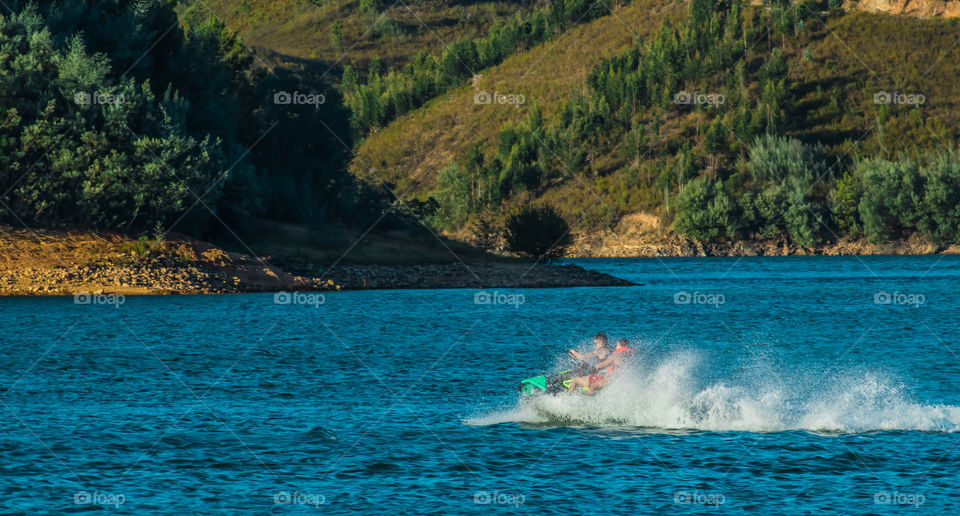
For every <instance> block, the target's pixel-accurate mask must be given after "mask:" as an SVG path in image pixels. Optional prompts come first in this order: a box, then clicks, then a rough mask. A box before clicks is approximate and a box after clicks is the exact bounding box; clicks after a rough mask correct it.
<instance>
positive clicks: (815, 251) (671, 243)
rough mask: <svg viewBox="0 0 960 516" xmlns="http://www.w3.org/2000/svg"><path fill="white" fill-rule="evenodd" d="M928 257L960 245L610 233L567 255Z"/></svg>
mask: <svg viewBox="0 0 960 516" xmlns="http://www.w3.org/2000/svg"><path fill="white" fill-rule="evenodd" d="M926 254H960V246H958V245H953V246H938V245H935V244H933V243H930V242H928V241H927V240H925V239H923V238H921V237H920V236H919V235H913V236H911V237H910V238H906V239H903V240H899V241H893V242H886V243H882V244H872V243H869V242H867V241H866V240H864V239H841V240H838V241H835V242H826V243H823V244H820V245H817V246H815V247H813V248H806V247H803V246H801V245H799V244H797V243H796V242H793V241H790V240H787V239H785V238H778V239H769V240H738V241H731V242H713V243H703V242H697V241H695V240H691V239H688V238H684V237H682V236H679V235H677V234H675V233H671V232H663V233H643V234H617V233H614V232H610V231H608V232H603V233H593V234H590V235H581V236H580V237H579V238H578V239H577V240H576V241H575V243H574V245H573V246H572V247H571V248H570V249H569V250H568V252H567V256H569V257H571V258H640V257H643V258H655V257H708V256H870V255H926Z"/></svg>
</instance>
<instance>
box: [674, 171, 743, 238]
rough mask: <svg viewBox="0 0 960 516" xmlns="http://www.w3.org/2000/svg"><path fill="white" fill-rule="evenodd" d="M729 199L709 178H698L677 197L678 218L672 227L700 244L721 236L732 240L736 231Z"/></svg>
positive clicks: (720, 186) (720, 187)
mask: <svg viewBox="0 0 960 516" xmlns="http://www.w3.org/2000/svg"><path fill="white" fill-rule="evenodd" d="M732 211H733V210H732V205H731V202H730V198H729V197H727V194H726V193H725V192H724V191H723V190H722V185H716V184H714V183H713V181H711V180H710V179H708V178H706V177H699V178H697V179H695V180H693V181H692V182H690V183H689V184H687V186H686V187H685V188H684V189H683V190H682V191H681V192H680V193H679V195H677V216H676V218H675V219H674V221H673V228H674V229H675V230H676V231H677V232H678V233H681V234H683V235H686V236H689V237H691V238H693V239H696V240H700V241H704V242H706V241H710V240H713V239H715V238H717V237H718V236H720V235H725V236H728V237H732V236H733V234H734V233H735V231H736V228H735V225H734V222H733V221H734V219H733V217H732Z"/></svg>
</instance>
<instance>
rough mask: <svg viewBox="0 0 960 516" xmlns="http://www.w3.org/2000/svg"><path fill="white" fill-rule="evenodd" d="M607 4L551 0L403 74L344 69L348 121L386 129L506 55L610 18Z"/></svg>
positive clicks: (378, 68)
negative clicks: (349, 111)
mask: <svg viewBox="0 0 960 516" xmlns="http://www.w3.org/2000/svg"><path fill="white" fill-rule="evenodd" d="M611 9H612V2H610V0H600V1H597V0H551V2H550V5H549V6H548V7H546V8H543V9H536V10H534V11H533V12H532V13H531V14H530V15H528V16H522V15H521V14H520V13H517V14H516V15H514V16H513V17H511V18H510V19H508V20H505V21H502V22H498V23H497V24H495V25H494V26H493V27H492V28H491V29H490V32H489V34H488V35H487V36H485V37H482V38H477V39H463V40H460V41H457V42H455V43H451V44H450V45H448V46H447V47H446V48H445V49H444V50H443V52H442V53H441V55H440V57H439V58H436V57H434V56H432V55H430V54H427V53H426V52H420V53H418V54H417V56H416V57H414V59H413V62H411V63H409V64H407V65H406V66H404V67H403V68H402V69H401V70H391V71H385V70H383V69H382V68H383V66H382V64H381V62H380V61H378V60H374V61H373V62H372V63H371V64H370V66H369V68H368V70H367V72H366V74H365V75H361V74H360V73H359V72H358V71H356V70H354V69H353V68H352V67H350V66H346V67H345V68H344V71H343V76H342V80H341V90H342V91H343V92H345V95H346V99H347V105H348V106H349V107H350V109H351V111H352V122H353V125H354V127H355V128H356V129H357V131H358V132H360V133H366V132H367V131H369V130H370V129H372V128H375V127H379V126H383V125H386V124H387V123H389V122H390V121H392V120H395V119H396V118H397V117H399V116H401V115H403V114H404V113H407V112H409V111H411V110H413V109H416V108H418V107H420V106H422V105H423V104H424V103H426V101H428V100H430V99H432V98H434V97H436V96H438V95H440V94H441V93H443V92H444V91H446V90H447V89H448V88H450V87H451V86H459V85H462V84H463V82H464V80H465V79H466V78H469V77H471V76H472V75H473V74H474V73H477V72H479V71H480V70H484V69H486V68H489V67H491V66H494V65H497V64H499V63H501V62H502V61H503V60H504V59H506V58H507V57H509V56H510V55H512V54H514V53H516V52H520V51H522V50H526V49H529V48H532V47H534V46H536V45H538V44H540V43H543V42H544V41H547V40H549V39H551V38H553V37H554V36H556V35H558V34H561V33H562V32H563V31H565V30H566V29H567V28H568V27H569V26H571V25H573V24H577V23H583V22H587V21H590V20H593V19H596V18H599V17H600V16H603V15H606V14H609V13H610V11H611Z"/></svg>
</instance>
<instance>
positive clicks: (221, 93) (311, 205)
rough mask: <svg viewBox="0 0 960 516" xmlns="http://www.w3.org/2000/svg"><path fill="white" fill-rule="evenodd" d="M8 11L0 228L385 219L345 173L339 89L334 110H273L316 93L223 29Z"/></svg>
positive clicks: (160, 18) (73, 9)
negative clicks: (283, 100) (257, 58)
mask: <svg viewBox="0 0 960 516" xmlns="http://www.w3.org/2000/svg"><path fill="white" fill-rule="evenodd" d="M10 5H11V7H12V9H13V10H14V14H11V15H8V16H4V17H2V18H0V201H2V202H3V204H4V205H5V206H8V207H9V209H5V208H4V207H3V206H0V209H2V214H0V219H2V220H4V221H8V222H20V221H22V222H24V223H26V224H28V225H38V226H57V225H79V226H92V227H99V228H116V229H121V230H127V231H131V232H137V231H142V230H144V229H152V228H153V227H154V226H155V225H157V224H160V225H161V226H166V225H170V224H173V223H174V222H175V221H178V220H179V221H180V222H179V224H178V226H177V229H178V230H181V231H193V232H195V233H202V232H204V231H207V230H209V229H211V228H212V227H215V225H214V222H213V221H211V220H210V217H211V215H210V211H208V210H207V209H206V207H209V208H210V210H212V211H213V212H215V213H216V214H217V216H218V217H219V218H221V219H224V220H225V221H226V222H227V223H228V224H232V223H236V222H242V221H243V220H245V219H246V218H247V217H249V216H250V215H252V214H266V215H270V216H273V217H277V218H282V219H288V220H296V221H301V222H324V221H332V220H344V219H345V220H352V221H361V220H362V219H363V218H376V217H377V216H378V215H379V211H378V210H380V209H382V204H383V202H382V200H381V199H380V197H379V195H378V194H376V193H374V192H372V191H371V190H369V189H368V188H367V187H365V186H364V185H361V184H357V183H356V182H355V181H354V180H353V179H352V178H351V177H350V176H349V175H348V174H347V173H346V172H344V163H345V159H346V155H347V153H348V150H347V149H346V148H344V145H343V144H342V143H341V141H344V142H347V145H349V142H350V141H351V139H350V130H349V126H348V116H347V114H346V111H345V109H344V108H343V107H342V104H340V102H339V100H340V99H339V98H338V97H337V95H336V93H335V91H334V90H332V89H331V90H329V91H324V92H323V93H325V95H326V103H325V104H323V105H317V106H302V105H284V104H276V103H275V102H274V98H273V95H274V94H275V93H276V92H278V91H290V92H294V91H297V90H300V91H310V90H311V88H308V87H306V86H305V84H306V82H305V79H304V78H301V77H296V76H293V75H290V74H277V75H268V74H266V73H265V72H264V70H263V69H261V68H260V67H258V66H257V65H256V63H255V62H254V58H253V56H252V55H251V54H250V53H249V52H248V51H247V50H246V49H245V48H244V46H243V45H242V44H241V42H240V41H239V40H238V39H237V37H236V36H235V35H233V34H231V33H229V32H228V31H226V30H225V28H224V26H223V25H222V24H221V23H219V22H217V21H216V20H215V19H212V18H209V19H206V18H200V19H198V20H196V21H195V23H193V24H192V25H191V26H190V27H189V28H180V27H179V26H178V25H177V16H176V14H175V12H174V10H173V6H174V2H169V1H163V0H157V1H153V0H114V1H107V2H96V3H88V2H83V1H80V0H66V1H62V2H31V3H29V4H24V3H16V2H14V3H12V4H10ZM171 27H173V28H172V29H171ZM167 31H169V32H167ZM164 34H165V35H164ZM314 88H322V85H315V86H314ZM328 128H329V130H328ZM331 131H332V132H333V133H335V134H331ZM338 139H340V140H341V141H338ZM198 198H199V199H198Z"/></svg>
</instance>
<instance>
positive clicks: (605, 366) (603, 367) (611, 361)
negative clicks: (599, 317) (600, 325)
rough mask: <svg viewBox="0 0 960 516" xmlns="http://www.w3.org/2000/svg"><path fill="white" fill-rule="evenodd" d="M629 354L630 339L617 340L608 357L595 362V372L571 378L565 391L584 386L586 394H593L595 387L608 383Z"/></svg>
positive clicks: (631, 350)
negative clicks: (615, 347)
mask: <svg viewBox="0 0 960 516" xmlns="http://www.w3.org/2000/svg"><path fill="white" fill-rule="evenodd" d="M631 356H633V348H632V347H630V341H629V340H627V339H619V340H617V349H615V350H614V351H613V354H611V355H610V356H609V357H607V358H605V359H602V360H600V361H599V362H597V365H596V366H595V367H594V369H596V372H595V373H593V374H590V375H583V376H578V377H576V378H573V379H572V380H570V385H569V387H567V391H568V392H573V391H575V390H577V389H578V388H581V387H586V388H587V394H593V393H594V392H595V391H596V390H597V389H602V388H604V387H606V386H607V384H609V383H610V378H611V377H612V376H613V375H615V374H616V372H617V370H618V369H619V368H620V367H623V364H624V363H625V362H626V360H627V358H629V357H631Z"/></svg>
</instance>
